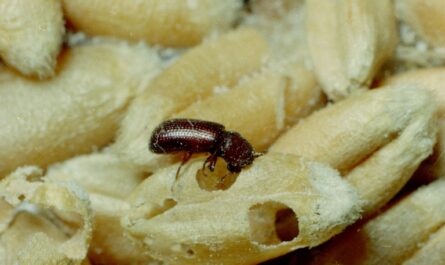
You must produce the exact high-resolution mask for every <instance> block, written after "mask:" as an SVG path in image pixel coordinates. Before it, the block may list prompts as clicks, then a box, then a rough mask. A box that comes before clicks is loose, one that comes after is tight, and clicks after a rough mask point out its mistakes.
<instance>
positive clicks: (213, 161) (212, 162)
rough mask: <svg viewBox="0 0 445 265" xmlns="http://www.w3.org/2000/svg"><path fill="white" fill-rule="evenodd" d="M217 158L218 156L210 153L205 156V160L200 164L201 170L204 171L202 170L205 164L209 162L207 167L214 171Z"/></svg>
mask: <svg viewBox="0 0 445 265" xmlns="http://www.w3.org/2000/svg"><path fill="white" fill-rule="evenodd" d="M217 159H218V156H217V155H216V154H211V155H210V156H209V157H207V159H206V161H205V162H204V164H203V165H202V171H203V172H205V171H204V170H205V167H206V165H207V164H209V169H210V171H211V172H213V171H215V165H216V160H217Z"/></svg>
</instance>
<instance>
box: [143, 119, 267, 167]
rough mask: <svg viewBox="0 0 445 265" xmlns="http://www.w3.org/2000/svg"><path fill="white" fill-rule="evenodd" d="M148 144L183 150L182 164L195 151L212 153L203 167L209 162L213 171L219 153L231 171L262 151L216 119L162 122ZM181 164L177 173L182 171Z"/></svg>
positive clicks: (159, 150) (165, 150) (154, 147)
mask: <svg viewBox="0 0 445 265" xmlns="http://www.w3.org/2000/svg"><path fill="white" fill-rule="evenodd" d="M149 148H150V150H151V151H152V152H154V153H158V154H163V153H176V152H184V153H185V156H184V159H183V161H182V164H181V166H182V165H183V164H184V163H186V162H187V160H188V159H189V158H190V156H191V155H192V154H194V153H205V152H208V153H210V156H209V157H208V158H207V159H206V161H205V162H204V165H203V168H204V167H205V166H206V164H209V169H210V170H211V171H213V170H214V169H215V164H216V161H217V158H218V157H221V158H223V159H224V160H225V161H226V162H227V169H228V170H229V171H230V172H235V173H237V172H240V171H241V170H242V169H243V168H244V167H246V166H248V165H250V164H252V162H253V160H254V159H255V158H256V157H257V156H258V155H259V154H258V153H256V152H255V151H254V150H253V148H252V145H251V144H250V143H249V142H248V141H247V140H246V139H244V138H243V137H242V136H241V135H240V134H239V133H237V132H231V131H226V130H225V128H224V126H223V125H221V124H218V123H215V122H210V121H202V120H194V119H171V120H167V121H164V122H163V123H161V124H160V125H159V126H158V127H157V128H156V129H155V130H154V131H153V133H152V136H151V139H150V144H149ZM181 166H180V167H179V168H178V172H177V175H178V173H179V169H180V168H181Z"/></svg>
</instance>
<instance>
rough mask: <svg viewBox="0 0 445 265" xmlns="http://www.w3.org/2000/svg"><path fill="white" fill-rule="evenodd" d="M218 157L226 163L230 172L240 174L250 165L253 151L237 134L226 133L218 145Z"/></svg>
mask: <svg viewBox="0 0 445 265" xmlns="http://www.w3.org/2000/svg"><path fill="white" fill-rule="evenodd" d="M219 156H221V157H222V158H223V159H224V160H225V161H226V163H227V168H228V169H229V171H231V172H240V171H241V169H243V168H244V167H246V166H248V165H250V164H252V162H253V159H254V151H253V148H252V146H251V145H250V144H249V142H248V141H247V140H246V139H244V138H243V137H242V136H241V135H240V134H239V133H237V132H230V131H226V132H225V133H224V137H223V142H222V144H221V145H220V150H219Z"/></svg>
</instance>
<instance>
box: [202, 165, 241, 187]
mask: <svg viewBox="0 0 445 265" xmlns="http://www.w3.org/2000/svg"><path fill="white" fill-rule="evenodd" d="M238 175H239V174H238V173H232V172H230V171H229V170H227V164H226V162H225V161H224V160H223V159H218V162H217V163H216V166H215V170H214V171H213V172H212V171H210V169H209V168H208V167H207V166H206V167H205V168H204V170H203V169H201V168H200V169H199V170H198V171H197V172H196V181H197V182H198V185H199V187H200V188H201V189H203V190H206V191H215V190H227V189H229V188H230V187H231V186H232V185H233V184H234V183H235V181H236V178H237V177H238Z"/></svg>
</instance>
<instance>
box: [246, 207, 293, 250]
mask: <svg viewBox="0 0 445 265" xmlns="http://www.w3.org/2000/svg"><path fill="white" fill-rule="evenodd" d="M248 219H249V227H250V238H251V239H252V240H253V241H255V242H258V243H260V244H264V245H275V244H279V243H281V242H285V241H292V240H294V239H295V238H296V237H297V236H298V234H299V228H298V217H297V215H296V214H295V212H294V211H293V210H292V209H291V208H289V207H288V206H287V205H285V204H283V203H280V202H275V201H268V202H264V203H258V204H255V205H253V206H251V207H250V208H249V212H248Z"/></svg>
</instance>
